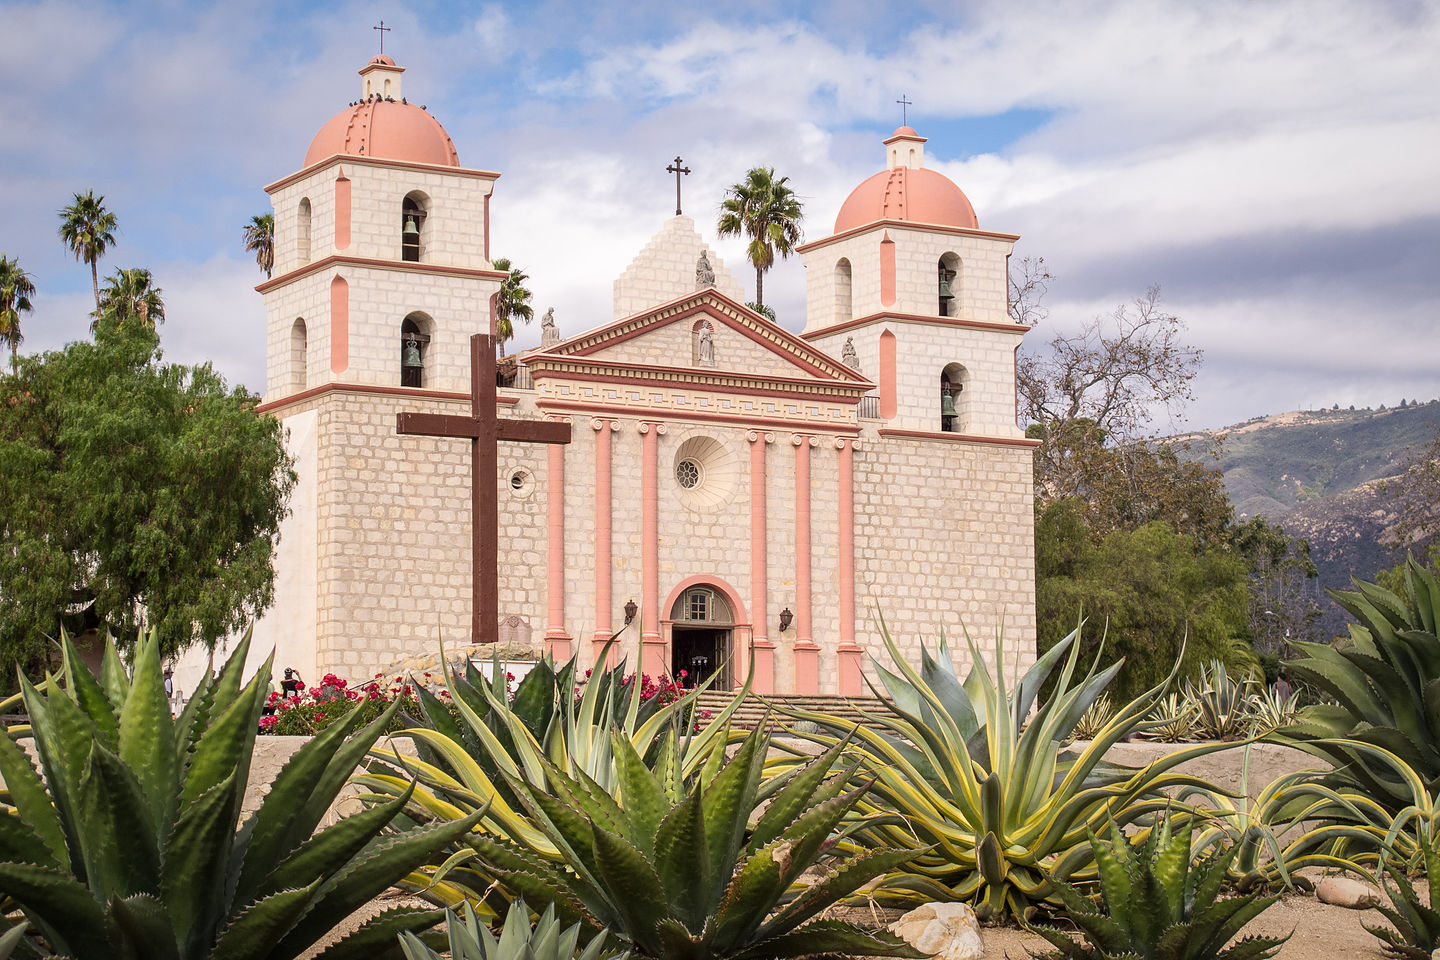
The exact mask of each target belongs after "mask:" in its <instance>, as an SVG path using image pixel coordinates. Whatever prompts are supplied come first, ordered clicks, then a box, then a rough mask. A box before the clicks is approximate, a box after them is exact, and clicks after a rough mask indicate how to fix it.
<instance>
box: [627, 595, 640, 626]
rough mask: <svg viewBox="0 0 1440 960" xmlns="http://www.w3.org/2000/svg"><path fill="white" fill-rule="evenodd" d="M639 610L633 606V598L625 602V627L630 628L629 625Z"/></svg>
mask: <svg viewBox="0 0 1440 960" xmlns="http://www.w3.org/2000/svg"><path fill="white" fill-rule="evenodd" d="M639 609H640V608H639V607H637V606H635V600H634V598H631V599H629V600H626V601H625V626H627V627H628V626H630V624H631V623H632V622H633V621H634V620H635V613H636V612H637V611H638V610H639Z"/></svg>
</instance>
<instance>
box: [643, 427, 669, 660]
mask: <svg viewBox="0 0 1440 960" xmlns="http://www.w3.org/2000/svg"><path fill="white" fill-rule="evenodd" d="M637 429H638V430H639V431H640V446H641V448H642V449H641V454H640V498H641V504H640V547H641V550H640V579H641V593H642V594H643V596H644V602H643V606H642V608H641V613H640V620H641V625H640V639H641V641H642V643H655V642H658V641H660V640H661V637H660V435H661V434H663V433H665V430H666V428H665V424H663V423H658V422H655V421H650V420H642V421H641V422H640V423H639V424H638V425H637Z"/></svg>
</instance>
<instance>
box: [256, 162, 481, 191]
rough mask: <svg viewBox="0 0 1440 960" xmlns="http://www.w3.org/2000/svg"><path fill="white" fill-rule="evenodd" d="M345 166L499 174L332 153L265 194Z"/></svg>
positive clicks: (278, 182) (461, 174) (464, 174)
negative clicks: (329, 169)
mask: <svg viewBox="0 0 1440 960" xmlns="http://www.w3.org/2000/svg"><path fill="white" fill-rule="evenodd" d="M339 163H343V164H347V165H350V166H357V167H384V168H387V169H397V170H418V171H420V172H422V173H443V174H445V175H447V176H452V177H468V178H470V179H473V180H489V181H491V182H492V183H493V182H494V181H496V180H499V179H500V174H499V173H497V172H495V171H494V170H477V169H472V168H470V167H451V166H447V165H445V164H440V163H415V162H413V161H410V160H385V159H381V158H377V157H367V156H364V155H361V154H354V153H332V154H331V155H330V156H328V157H326V158H325V159H324V160H320V161H317V162H315V163H312V164H310V165H309V166H307V167H305V168H304V169H303V170H297V171H296V172H295V173H292V174H290V175H289V176H288V177H282V178H280V179H279V180H276V181H275V182H274V183H272V184H270V185H268V186H267V187H266V188H265V192H266V193H274V192H275V191H276V190H279V189H281V188H282V187H288V186H289V185H290V184H292V183H294V182H295V181H297V180H304V179H305V178H306V177H309V176H313V175H314V174H316V173H319V172H320V171H321V170H324V169H325V168H326V167H328V166H330V165H331V164H339Z"/></svg>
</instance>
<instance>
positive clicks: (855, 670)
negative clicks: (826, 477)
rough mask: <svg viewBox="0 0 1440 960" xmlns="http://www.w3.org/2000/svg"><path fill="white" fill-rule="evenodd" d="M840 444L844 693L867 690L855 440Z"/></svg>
mask: <svg viewBox="0 0 1440 960" xmlns="http://www.w3.org/2000/svg"><path fill="white" fill-rule="evenodd" d="M835 445H836V446H837V447H839V448H840V551H839V552H840V556H839V558H838V559H839V566H840V611H839V613H840V648H839V650H838V654H839V660H840V682H839V692H840V695H841V696H842V697H858V696H861V695H862V694H863V693H864V683H863V682H862V680H861V677H860V669H861V658H860V654H861V651H860V648H859V647H858V646H857V645H856V644H855V441H853V440H844V439H841V440H836V441H835Z"/></svg>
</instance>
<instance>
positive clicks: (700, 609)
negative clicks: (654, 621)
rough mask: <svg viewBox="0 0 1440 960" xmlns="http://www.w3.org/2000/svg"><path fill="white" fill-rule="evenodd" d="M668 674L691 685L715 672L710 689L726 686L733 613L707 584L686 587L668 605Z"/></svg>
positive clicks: (727, 604)
mask: <svg viewBox="0 0 1440 960" xmlns="http://www.w3.org/2000/svg"><path fill="white" fill-rule="evenodd" d="M670 620H671V627H670V675H671V676H672V677H674V678H675V682H676V683H679V684H680V685H681V686H685V687H693V686H695V685H696V684H699V683H703V682H705V681H706V680H707V679H709V678H710V677H711V676H714V675H715V674H716V673H717V672H718V673H719V676H716V677H715V682H714V683H712V684H711V689H712V690H729V689H730V687H731V684H732V679H731V677H732V671H733V669H734V665H733V662H732V661H733V660H734V656H733V653H734V643H733V641H734V632H735V613H734V611H732V610H731V609H730V603H729V601H727V600H726V599H725V596H724V594H722V593H721V592H720V591H719V590H717V589H716V588H714V587H712V586H710V585H708V584H703V583H700V584H695V585H693V586H690V587H686V588H685V589H684V590H682V591H681V592H680V596H678V597H677V598H676V599H675V603H674V604H673V605H672V606H671V608H670Z"/></svg>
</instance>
